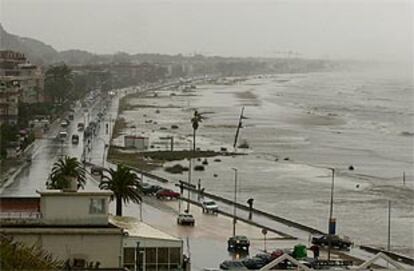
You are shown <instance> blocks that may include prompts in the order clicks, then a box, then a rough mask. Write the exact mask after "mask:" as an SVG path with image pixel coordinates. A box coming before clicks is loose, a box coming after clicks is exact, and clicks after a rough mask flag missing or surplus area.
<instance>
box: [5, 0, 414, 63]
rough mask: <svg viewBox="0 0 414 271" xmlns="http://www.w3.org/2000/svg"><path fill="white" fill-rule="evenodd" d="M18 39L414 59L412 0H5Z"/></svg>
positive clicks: (173, 50)
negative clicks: (413, 50)
mask: <svg viewBox="0 0 414 271" xmlns="http://www.w3.org/2000/svg"><path fill="white" fill-rule="evenodd" d="M0 3H1V4H0V5H1V9H0V12H1V18H0V21H1V23H2V24H3V26H4V28H5V29H6V30H7V31H8V32H11V33H13V34H17V35H20V36H28V37H33V38H37V39H40V40H42V41H44V42H46V43H48V44H50V45H52V46H53V47H55V48H56V49H57V50H66V49H83V50H88V51H91V52H95V53H114V52H117V51H125V52H128V53H144V52H146V53H150V52H153V53H168V54H177V53H183V54H189V53H202V54H206V55H223V56H279V55H280V52H286V51H296V52H298V53H300V54H302V56H305V57H329V58H359V59H361V58H362V59H373V58H374V59H386V60H390V59H395V60H404V59H405V60H407V59H410V61H411V59H412V56H413V55H412V47H413V37H414V30H413V1H410V0H389V1H385V0H358V1H356V0H355V1H352V0H351V1H350V0H283V1H280V0H279V1H278V0H272V1H271V0H251V1H248V0H239V1H238V0H220V1H218V0H165V1H160V0H1V1H0Z"/></svg>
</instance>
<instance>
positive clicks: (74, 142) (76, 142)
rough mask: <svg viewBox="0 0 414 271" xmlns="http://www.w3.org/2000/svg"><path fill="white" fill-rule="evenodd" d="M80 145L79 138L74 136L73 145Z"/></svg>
mask: <svg viewBox="0 0 414 271" xmlns="http://www.w3.org/2000/svg"><path fill="white" fill-rule="evenodd" d="M78 143H79V136H78V135H72V144H78Z"/></svg>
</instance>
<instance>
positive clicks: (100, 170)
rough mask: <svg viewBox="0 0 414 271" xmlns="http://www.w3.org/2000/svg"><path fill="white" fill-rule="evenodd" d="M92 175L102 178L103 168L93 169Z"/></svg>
mask: <svg viewBox="0 0 414 271" xmlns="http://www.w3.org/2000/svg"><path fill="white" fill-rule="evenodd" d="M91 174H92V175H95V176H102V175H103V168H101V167H92V168H91Z"/></svg>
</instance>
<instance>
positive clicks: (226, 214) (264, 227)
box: [180, 197, 297, 240]
mask: <svg viewBox="0 0 414 271" xmlns="http://www.w3.org/2000/svg"><path fill="white" fill-rule="evenodd" d="M180 199H181V200H184V201H188V202H190V203H191V204H193V205H196V206H199V207H201V203H199V202H198V201H195V200H191V199H188V198H185V197H180ZM217 213H218V214H221V215H224V216H227V217H231V218H234V215H233V214H231V213H228V212H225V211H223V210H220V209H218V210H217ZM236 219H237V220H240V221H242V222H244V223H247V224H250V225H253V226H255V227H258V228H261V229H266V230H267V231H270V232H274V233H276V234H278V235H280V236H281V237H282V238H281V239H284V240H296V239H297V238H296V237H294V236H292V235H290V234H287V233H284V232H281V231H278V230H275V229H273V228H270V227H268V226H265V225H262V224H260V223H257V222H254V221H252V220H249V219H246V218H242V217H239V216H236Z"/></svg>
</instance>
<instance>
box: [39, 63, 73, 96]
mask: <svg viewBox="0 0 414 271" xmlns="http://www.w3.org/2000/svg"><path fill="white" fill-rule="evenodd" d="M72 87H73V82H72V70H71V69H70V68H69V67H68V66H67V65H66V64H61V65H56V66H51V67H50V68H49V69H48V70H47V71H46V78H45V92H46V94H47V95H48V96H49V97H50V98H52V101H53V102H54V103H60V104H62V103H63V102H64V101H65V100H66V99H67V98H68V97H70V93H71V90H72Z"/></svg>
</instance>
